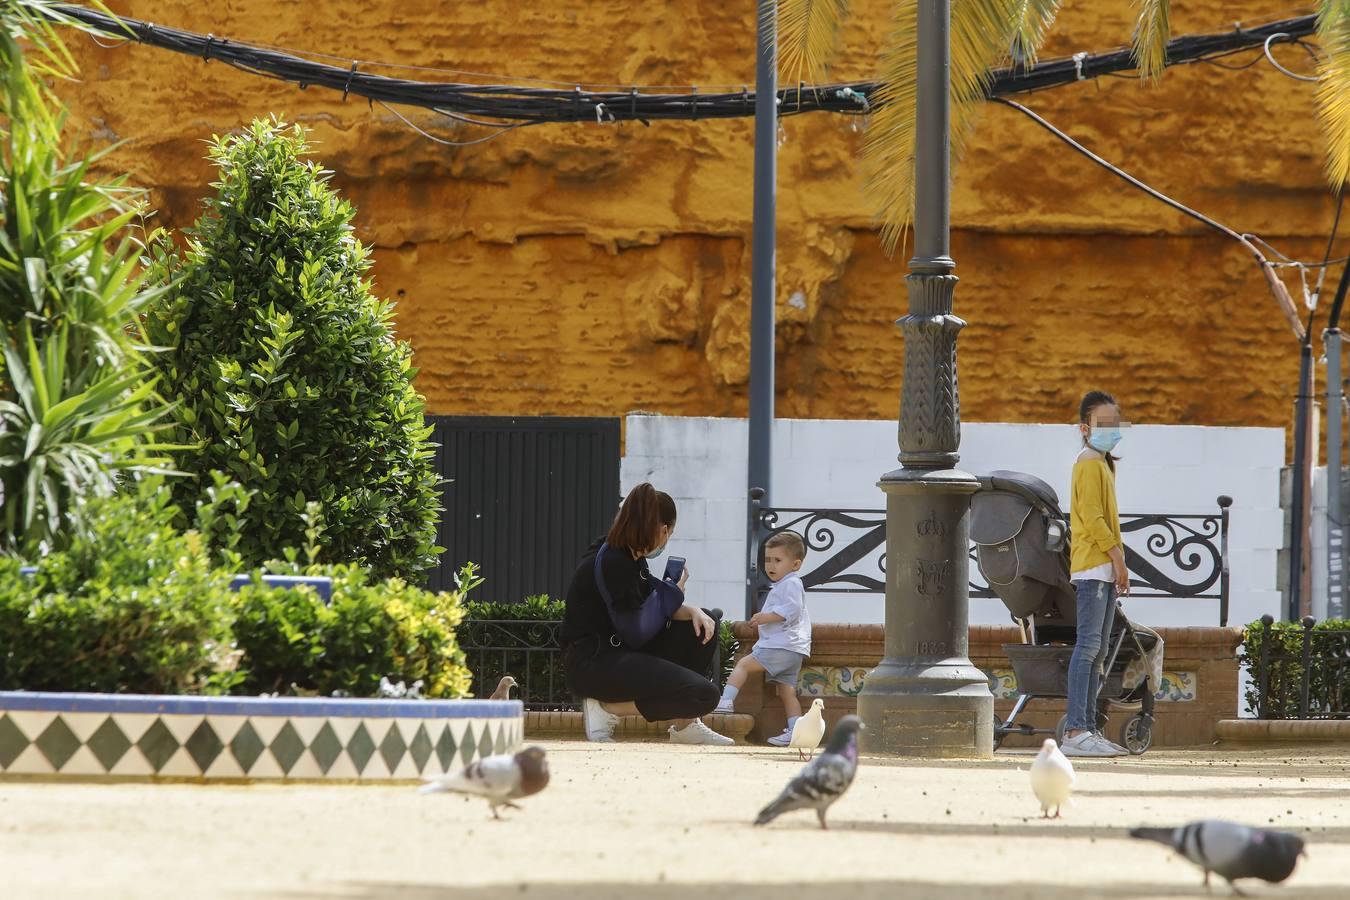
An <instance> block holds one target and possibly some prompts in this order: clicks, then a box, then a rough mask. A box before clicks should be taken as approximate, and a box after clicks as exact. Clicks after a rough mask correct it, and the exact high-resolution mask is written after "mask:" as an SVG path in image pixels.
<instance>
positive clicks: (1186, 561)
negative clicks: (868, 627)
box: [746, 494, 1233, 625]
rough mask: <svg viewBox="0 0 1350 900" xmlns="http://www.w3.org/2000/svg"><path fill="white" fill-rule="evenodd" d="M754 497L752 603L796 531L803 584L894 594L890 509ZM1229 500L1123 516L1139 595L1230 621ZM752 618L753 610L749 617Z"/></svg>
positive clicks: (980, 591) (980, 582)
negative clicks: (889, 586) (772, 541)
mask: <svg viewBox="0 0 1350 900" xmlns="http://www.w3.org/2000/svg"><path fill="white" fill-rule="evenodd" d="M759 500H760V498H759V497H757V496H754V495H753V494H752V496H751V500H750V529H749V531H750V545H751V547H752V548H753V549H752V552H751V555H750V560H749V570H748V573H747V580H746V585H747V598H746V599H747V605H748V606H749V607H750V612H753V611H754V610H756V609H758V608H759V606H760V604H761V603H762V602H763V597H764V594H766V593H767V592H768V590H769V587H770V586H769V584H768V583H767V581H766V579H765V578H764V577H763V576H762V574H761V573H762V572H763V571H764V542H765V541H766V540H768V538H769V537H771V536H772V535H774V534H777V533H778V532H780V531H789V530H791V531H795V532H797V533H798V534H800V535H801V536H802V538H803V540H805V542H806V549H807V562H806V565H805V566H804V567H803V569H802V582H803V583H804V584H805V586H806V590H808V591H824V592H829V593H843V594H884V593H885V592H886V552H885V550H886V511H885V510H884V509H805V508H789V507H769V506H762V505H760V502H759ZM1232 502H1233V501H1232V499H1231V498H1229V497H1226V496H1225V497H1219V498H1218V507H1219V508H1218V510H1217V511H1216V512H1213V513H1194V514H1185V513H1183V514H1160V513H1142V514H1125V513H1122V514H1121V516H1120V530H1121V536H1122V537H1123V538H1124V540H1125V564H1126V567H1127V568H1128V569H1129V571H1130V595H1131V596H1132V597H1174V598H1177V599H1182V600H1218V601H1219V624H1220V625H1227V624H1228V574H1229V573H1228V521H1229V508H1230V507H1231V505H1232ZM970 576H971V581H970V596H972V597H993V596H994V593H993V591H991V590H990V589H989V585H988V584H987V583H986V582H985V581H984V579H983V577H982V576H981V575H980V567H979V565H978V563H977V561H976V557H975V545H974V544H971V547H970ZM747 615H749V612H747Z"/></svg>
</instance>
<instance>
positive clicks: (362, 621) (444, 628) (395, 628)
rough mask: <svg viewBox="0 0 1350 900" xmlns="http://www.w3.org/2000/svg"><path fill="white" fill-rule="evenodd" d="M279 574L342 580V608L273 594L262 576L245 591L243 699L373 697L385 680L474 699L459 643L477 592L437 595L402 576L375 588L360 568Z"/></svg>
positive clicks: (241, 609) (338, 599)
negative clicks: (467, 598) (468, 599)
mask: <svg viewBox="0 0 1350 900" xmlns="http://www.w3.org/2000/svg"><path fill="white" fill-rule="evenodd" d="M271 568H272V569H274V570H276V571H285V572H287V573H288V574H305V575H326V576H328V577H330V578H332V579H333V595H332V601H331V603H330V604H329V605H325V604H324V602H323V601H322V600H321V599H320V598H319V595H318V594H317V593H316V592H315V591H313V590H311V589H309V588H293V589H289V590H276V589H269V588H266V587H264V586H263V585H262V583H261V579H260V578H258V577H256V576H255V579H254V581H255V584H253V585H250V586H248V587H245V588H243V589H242V590H240V591H239V593H238V595H237V598H236V601H235V640H236V644H237V647H238V649H239V650H240V652H241V658H240V663H239V668H240V672H241V676H242V682H241V684H240V686H239V689H238V692H239V693H273V692H281V693H301V694H319V695H322V696H330V695H332V694H334V693H335V692H339V693H341V694H347V695H350V696H354V697H370V696H374V695H375V694H376V692H377V691H378V689H379V686H380V679H381V678H382V677H387V678H389V679H390V680H391V681H404V682H406V683H408V684H411V683H413V682H415V681H421V682H422V694H423V696H426V697H434V698H454V697H463V696H464V695H465V694H467V693H468V691H469V670H468V668H467V667H466V666H465V663H464V653H463V652H462V651H461V650H460V648H459V643H458V641H457V639H456V635H455V629H456V626H458V625H459V624H460V621H461V620H462V619H463V617H464V610H463V606H462V602H461V601H462V598H463V595H464V593H466V592H467V590H468V587H467V586H466V587H463V588H461V590H457V591H444V592H439V593H433V592H432V591H425V590H422V589H421V588H417V587H414V586H412V585H410V584H408V583H407V582H405V581H403V580H402V579H400V578H391V579H388V580H386V581H383V582H373V581H371V580H369V576H368V575H367V573H366V572H365V571H364V570H362V569H361V568H360V567H359V566H353V565H330V566H322V565H319V566H306V567H304V568H300V567H286V566H284V565H279V566H278V565H274V566H272V567H271ZM461 584H464V582H463V581H462V582H461ZM470 584H471V583H470Z"/></svg>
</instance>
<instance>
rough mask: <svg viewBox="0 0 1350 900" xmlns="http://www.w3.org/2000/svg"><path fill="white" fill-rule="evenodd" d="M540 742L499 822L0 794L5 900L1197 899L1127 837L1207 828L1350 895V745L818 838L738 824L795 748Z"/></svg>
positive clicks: (880, 793) (773, 784) (995, 789)
mask: <svg viewBox="0 0 1350 900" xmlns="http://www.w3.org/2000/svg"><path fill="white" fill-rule="evenodd" d="M545 746H546V747H547V749H548V751H549V754H550V760H551V767H552V772H553V783H552V784H551V785H550V787H549V788H548V789H547V790H546V791H544V792H543V793H542V794H540V795H538V796H536V797H533V798H529V799H527V800H525V801H523V802H524V803H525V806H526V808H525V809H524V810H522V811H519V812H511V811H507V812H506V814H505V815H506V816H507V817H508V819H507V820H506V821H500V822H495V821H493V820H492V819H491V818H490V816H489V815H488V811H487V808H486V806H485V804H483V803H482V802H481V801H477V800H475V801H468V800H465V799H463V798H458V797H455V798H449V797H446V796H421V795H419V794H418V793H417V792H416V791H415V790H414V789H413V788H412V787H411V786H385V787H374V786H361V785H293V786H272V785H249V786H246V785H238V786H204V785H191V784H173V785H146V784H118V785H106V784H105V785H100V784H54V783H32V782H26V783H13V782H0V897H3V898H6V900H8V898H28V897H40V898H46V897H81V898H86V897H97V898H113V897H128V898H147V897H284V898H316V897H341V898H383V897H389V898H396V900H430V898H464V900H479V898H488V897H536V898H550V900H552V898H559V900H560V898H564V897H567V898H619V897H625V898H626V897H632V896H642V897H661V898H667V897H669V898H675V897H682V898H697V900H707V898H721V897H737V898H751V900H782V898H793V897H802V896H807V895H814V896H818V897H846V898H874V897H875V898H887V900H894V898H915V900H919V898H923V900H929V898H932V900H950V898H964V897H981V896H991V897H992V896H993V895H994V892H997V896H998V897H999V898H1000V900H1002V898H1014V897H1027V898H1036V900H1061V898H1063V900H1070V898H1073V900H1078V898H1083V897H1110V898H1118V897H1202V896H1205V891H1204V889H1203V888H1202V887H1201V886H1200V876H1199V873H1198V872H1197V871H1196V870H1194V869H1193V868H1192V867H1191V866H1190V865H1189V864H1187V863H1186V862H1184V861H1182V860H1179V859H1175V858H1173V857H1172V855H1171V853H1170V852H1169V851H1168V850H1166V848H1163V847H1161V846H1158V845H1153V844H1146V843H1143V842H1139V841H1133V840H1131V839H1129V838H1128V837H1127V836H1126V834H1125V829H1127V828H1128V827H1129V826H1132V825H1138V824H1168V825H1170V824H1175V823H1178V822H1183V821H1186V820H1189V819H1194V818H1199V817H1221V818H1231V819H1237V820H1241V821H1244V822H1248V823H1252V824H1260V825H1268V826H1272V827H1280V828H1287V829H1291V830H1295V831H1299V832H1302V833H1304V834H1305V836H1306V838H1307V840H1308V841H1309V858H1307V859H1305V860H1303V862H1302V863H1301V864H1300V867H1299V869H1298V871H1296V872H1295V873H1294V876H1293V878H1291V879H1290V881H1289V882H1288V883H1287V884H1286V885H1285V886H1283V887H1273V886H1269V885H1265V884H1261V883H1250V882H1249V883H1247V886H1248V887H1249V888H1250V889H1251V892H1252V893H1254V894H1256V895H1257V896H1278V897H1286V898H1288V897H1300V898H1301V897H1347V896H1350V804H1347V802H1346V801H1347V799H1350V748H1346V749H1345V750H1344V751H1343V754H1344V755H1319V756H1316V757H1310V756H1307V755H1295V754H1288V753H1269V752H1268V753H1264V754H1254V753H1218V752H1188V753H1181V752H1171V753H1167V752H1161V751H1155V752H1154V753H1151V754H1149V755H1148V756H1147V757H1144V758H1140V759H1128V760H1115V761H1105V760H1103V761H1090V762H1084V761H1080V762H1079V765H1078V770H1079V791H1078V794H1077V798H1078V800H1077V805H1076V806H1075V807H1074V808H1072V809H1070V810H1068V812H1067V814H1066V817H1065V818H1064V819H1062V820H1059V821H1054V820H1049V821H1046V820H1042V819H1040V818H1038V816H1039V810H1038V808H1037V807H1036V805H1035V803H1034V801H1033V799H1032V797H1031V795H1030V790H1029V787H1028V781H1027V775H1026V772H1025V771H1024V770H1025V768H1026V766H1027V765H1028V764H1029V762H1030V756H1029V755H1020V754H1019V755H1013V756H1009V755H1006V754H1000V756H999V758H997V759H995V760H994V761H992V762H952V763H917V762H910V761H895V760H880V759H864V761H863V767H862V768H861V769H860V770H859V774H858V779H857V781H856V782H855V784H854V786H853V790H852V791H851V792H850V793H849V794H848V795H847V796H846V797H845V798H844V799H843V800H841V801H840V802H839V803H838V804H837V805H836V806H835V808H834V811H833V813H832V815H831V828H830V830H829V831H821V830H820V829H819V828H818V826H817V825H816V823H815V820H814V816H812V815H811V814H810V813H795V814H791V815H789V816H786V817H784V818H782V819H780V820H778V821H777V822H775V823H774V824H772V825H770V826H768V827H765V828H752V827H751V826H750V825H749V822H750V820H751V819H752V818H753V817H754V815H755V813H756V812H757V811H758V809H759V808H760V807H761V806H762V805H763V804H764V803H765V802H766V801H768V800H769V799H771V798H772V797H773V796H774V795H775V794H776V793H777V791H778V790H779V789H780V787H781V786H782V784H784V783H785V782H786V780H787V779H788V778H789V777H790V776H791V775H792V773H793V772H795V771H796V770H797V768H798V767H799V764H798V763H797V762H796V761H795V755H792V754H790V753H788V752H785V751H778V750H771V749H769V748H730V749H716V750H700V749H698V748H689V747H670V746H666V745H661V744H619V745H611V746H593V745H588V744H585V743H572V742H568V743H550V744H546V745H545ZM792 882H796V883H798V884H799V885H800V886H801V888H802V890H803V891H804V893H798V892H797V891H785V888H784V885H786V884H788V883H792ZM1220 884H1221V883H1220ZM1215 893H1216V896H1223V895H1225V894H1226V893H1227V891H1226V888H1223V887H1219V888H1217V889H1216V892H1215Z"/></svg>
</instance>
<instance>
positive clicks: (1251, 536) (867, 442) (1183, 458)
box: [620, 416, 1325, 625]
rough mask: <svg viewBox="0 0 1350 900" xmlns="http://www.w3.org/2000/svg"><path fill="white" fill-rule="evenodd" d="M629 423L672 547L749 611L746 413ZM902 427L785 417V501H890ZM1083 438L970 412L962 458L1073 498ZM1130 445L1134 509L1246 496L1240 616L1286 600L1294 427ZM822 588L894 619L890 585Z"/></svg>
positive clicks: (832, 608) (1239, 526) (1197, 605)
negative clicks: (1279, 555)
mask: <svg viewBox="0 0 1350 900" xmlns="http://www.w3.org/2000/svg"><path fill="white" fill-rule="evenodd" d="M626 428H627V431H626V439H625V455H624V459H623V464H622V469H621V476H620V478H621V482H622V484H621V488H622V490H623V491H625V492H626V491H627V490H628V489H629V488H631V487H632V486H633V485H635V484H637V483H639V482H641V481H651V482H653V483H654V484H655V485H656V486H657V487H658V488H660V489H661V490H665V491H668V492H669V493H670V494H671V495H672V496H673V497H674V498H675V500H676V503H677V504H678V505H679V509H680V519H679V524H678V525H677V528H676V534H675V539H674V540H673V541H672V543H671V552H674V553H676V554H678V555H680V556H685V557H687V558H688V559H689V567H690V570H691V573H692V575H693V578H694V581H693V582H692V584H693V585H694V588H695V589H696V590H698V591H700V592H701V597H702V599H703V602H704V603H705V605H708V606H720V607H722V608H723V609H724V610H726V611H727V613H728V615H729V616H731V617H733V618H739V617H740V615H741V614H742V612H743V609H744V596H745V559H746V547H745V528H746V523H745V495H746V450H747V430H746V422H745V420H744V419H721V418H683V417H667V416H630V417H628V419H627V423H626ZM896 437H897V426H896V423H895V422H894V421H857V420H819V419H780V420H778V421H776V422H775V423H774V433H773V441H774V447H773V460H774V470H773V485H772V492H771V495H770V496H771V498H772V500H773V503H774V504H775V505H777V506H800V507H831V508H838V509H843V508H857V509H881V508H882V507H883V506H884V503H885V499H884V495H883V494H882V493H881V491H880V489H879V488H877V486H876V481H877V479H878V477H880V476H881V475H882V474H883V473H884V472H887V471H890V470H892V469H895V468H896V467H898V465H899V463H898V462H897V461H896V455H897V452H898V448H897V445H896ZM1079 446H1080V443H1079V439H1078V429H1077V428H1076V427H1075V426H1073V425H1022V424H1005V423H989V422H969V423H965V424H963V426H962V443H961V463H960V466H961V468H962V469H964V470H966V471H968V472H974V473H981V472H987V471H990V470H993V469H1013V470H1017V471H1022V472H1029V473H1031V474H1033V475H1036V476H1038V477H1040V478H1043V479H1045V481H1047V482H1048V483H1049V484H1050V485H1051V486H1052V487H1054V489H1055V490H1056V491H1057V492H1058V493H1059V495H1060V498H1061V500H1062V501H1063V502H1064V503H1065V504H1066V505H1067V497H1068V489H1069V476H1070V471H1071V469H1072V466H1073V459H1074V456H1075V455H1076V453H1077V451H1078V448H1079ZM1118 452H1119V454H1120V455H1121V456H1122V457H1123V460H1124V461H1123V462H1122V463H1121V467H1120V475H1119V479H1118V483H1117V491H1118V497H1119V503H1120V509H1121V511H1122V512H1126V513H1211V512H1214V511H1216V510H1217V503H1216V498H1217V497H1218V496H1219V495H1220V494H1228V495H1229V496H1231V497H1232V498H1233V510H1232V528H1231V530H1230V533H1229V547H1230V553H1231V571H1232V599H1231V609H1232V612H1231V615H1230V623H1232V624H1241V623H1244V622H1249V621H1251V620H1252V619H1255V618H1258V617H1260V615H1261V614H1262V613H1265V612H1271V613H1274V614H1278V612H1279V593H1278V591H1277V590H1276V584H1275V560H1276V552H1277V551H1278V549H1279V547H1280V544H1281V539H1282V531H1283V526H1282V513H1281V511H1280V506H1279V470H1280V466H1281V464H1282V463H1283V459H1284V434H1283V431H1282V430H1281V429H1278V428H1210V427H1203V426H1178V425H1135V426H1133V427H1131V428H1130V429H1129V430H1128V431H1127V432H1126V438H1125V440H1124V441H1123V442H1122V443H1121V445H1120V447H1119V449H1118ZM1323 578H1325V575H1323ZM1323 593H1325V591H1323ZM810 602H811V606H812V617H813V618H814V619H815V621H817V622H880V621H882V600H881V598H880V597H879V596H877V595H866V594H824V593H812V594H811V595H810ZM1127 608H1131V609H1132V610H1134V612H1133V613H1132V615H1134V617H1136V618H1138V619H1139V620H1140V621H1141V622H1146V623H1148V624H1153V625H1215V624H1218V603H1217V601H1185V602H1177V601H1170V600H1146V599H1143V598H1139V599H1136V600H1134V601H1131V602H1130V603H1129V604H1128V607H1127ZM1007 618H1008V616H1007V611H1006V610H1005V609H1004V607H1003V605H1002V604H1001V603H999V602H998V601H996V600H978V599H972V600H971V621H972V622H973V623H979V624H1001V623H1003V622H1006V621H1007Z"/></svg>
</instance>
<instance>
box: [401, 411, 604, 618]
mask: <svg viewBox="0 0 1350 900" xmlns="http://www.w3.org/2000/svg"><path fill="white" fill-rule="evenodd" d="M427 424H429V425H431V426H432V427H433V431H432V434H431V440H433V441H434V442H436V443H437V444H439V445H440V446H439V447H438V448H437V450H436V468H437V471H438V472H439V473H440V475H441V477H442V478H445V479H450V480H449V482H448V483H446V484H444V485H442V501H441V502H442V505H444V507H445V511H444V512H443V513H442V514H441V523H440V527H439V529H438V530H437V539H438V543H439V544H440V545H441V546H442V547H444V548H445V553H443V554H442V555H441V558H440V565H439V566H438V567H437V568H436V569H435V570H434V571H433V572H432V573H431V578H430V584H429V586H430V587H431V588H432V589H433V590H448V589H450V588H453V587H454V574H455V572H456V571H457V570H458V569H459V568H460V566H462V565H463V564H464V563H466V562H475V563H478V564H479V565H480V566H481V567H482V569H481V573H482V575H483V577H484V579H485V581H484V583H483V586H482V587H481V588H479V590H478V591H477V592H476V593H477V594H478V595H479V596H480V597H481V598H482V599H484V600H492V601H496V602H499V603H513V602H517V601H519V600H523V599H524V598H525V597H527V596H529V595H531V594H549V595H551V596H553V597H561V596H562V594H563V592H564V590H565V589H566V587H567V582H568V580H569V579H570V578H571V576H572V571H573V570H574V569H575V568H576V564H577V560H578V559H579V558H580V556H581V554H582V552H584V551H585V549H586V548H587V547H588V546H589V545H590V543H591V541H593V540H594V539H595V538H596V537H598V536H599V535H601V534H603V533H604V532H605V531H606V530H607V529H608V528H609V525H610V523H611V522H612V521H613V519H614V513H615V511H616V510H617V509H618V507H619V420H618V419H617V418H603V419H590V418H587V419H581V418H552V417H544V416H541V417H526V416H522V417H511V416H427Z"/></svg>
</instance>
